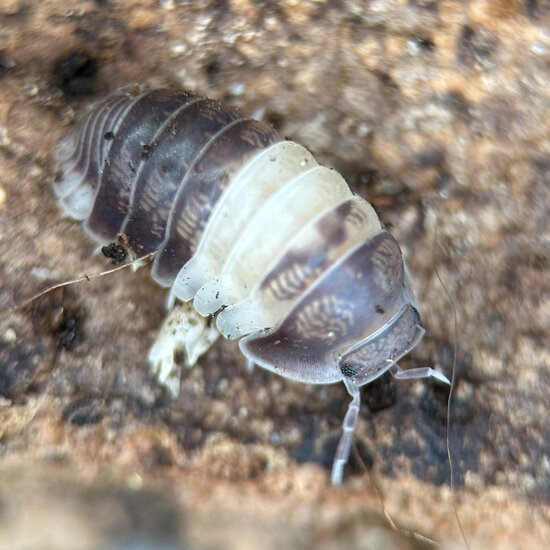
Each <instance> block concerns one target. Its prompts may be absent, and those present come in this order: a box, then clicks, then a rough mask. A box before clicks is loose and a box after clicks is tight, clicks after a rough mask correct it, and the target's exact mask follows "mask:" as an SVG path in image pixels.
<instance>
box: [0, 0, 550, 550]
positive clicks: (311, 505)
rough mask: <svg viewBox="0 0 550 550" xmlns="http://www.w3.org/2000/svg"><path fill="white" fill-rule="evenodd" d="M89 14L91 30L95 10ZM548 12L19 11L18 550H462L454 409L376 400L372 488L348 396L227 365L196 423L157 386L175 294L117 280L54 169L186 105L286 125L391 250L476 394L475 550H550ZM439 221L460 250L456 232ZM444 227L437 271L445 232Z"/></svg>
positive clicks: (15, 118)
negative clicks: (43, 292)
mask: <svg viewBox="0 0 550 550" xmlns="http://www.w3.org/2000/svg"><path fill="white" fill-rule="evenodd" d="M69 4H70V5H69ZM549 28H550V6H549V5H548V2H546V1H544V0H508V1H505V0H473V1H471V2H465V1H463V0H447V1H438V0H409V1H408V2H407V1H404V0H386V1H378V0H376V1H375V0H372V1H368V0H365V1H363V2H351V1H349V2H348V1H346V0H341V1H339V2H332V1H326V2H325V1H311V2H298V1H296V0H294V1H293V0H288V1H286V2H283V1H280V2H277V1H265V2H252V1H251V0H250V1H246V0H214V1H212V2H206V1H197V2H187V1H183V0H181V1H178V0H163V1H161V2H157V1H152V0H133V1H127V2H114V1H111V0H101V1H100V0H96V1H95V2H94V1H88V2H84V1H81V2H72V3H66V2H62V1H61V0H48V1H46V0H44V1H40V2H33V1H32V0H30V1H29V0H27V1H25V0H3V1H2V2H0V86H1V93H0V231H1V243H0V250H1V256H0V270H1V275H0V293H1V303H2V309H3V311H2V314H1V316H0V396H1V397H0V452H1V458H0V549H4V548H6V549H8V548H9V549H11V550H19V549H35V548H36V549H41V550H50V549H51V550H62V549H69V548H70V549H77V550H79V549H86V550H88V549H94V550H95V549H99V548H108V549H119V548H132V549H136V550H137V549H140V550H144V549H165V550H170V549H173V550H177V549H184V548H185V549H202V548H220V549H248V548H267V549H270V548H281V547H285V548H291V549H302V548H304V549H306V548H320V549H331V550H333V549H341V548H342V549H343V548H357V549H358V548H377V549H379V548H398V549H401V548H402V549H410V548H425V547H429V544H428V543H427V542H426V541H423V540H421V539H420V538H419V537H418V536H414V535H413V534H411V533H407V532H397V531H393V530H392V529H391V528H390V527H389V525H388V523H387V522H386V521H385V519H384V516H383V514H382V509H381V505H380V502H379V500H378V499H377V497H376V494H375V492H374V491H373V488H372V482H371V477H372V478H373V479H375V480H376V483H377V484H378V485H379V486H380V487H381V490H382V492H383V494H384V501H385V504H386V507H387V511H388V512H389V514H390V515H391V516H392V517H393V519H394V520H395V521H396V522H397V523H399V524H400V525H402V526H404V527H407V528H409V529H413V530H416V531H417V532H419V533H422V534H424V535H426V536H429V537H431V538H434V539H436V540H438V541H441V546H442V547H443V548H462V547H463V546H462V544H461V541H460V538H459V534H458V531H457V526H456V521H455V519H454V516H453V511H452V504H451V499H450V491H449V488H448V485H447V479H448V467H447V463H446V457H445V449H444V434H445V423H444V415H445V399H446V393H445V391H444V389H442V388H441V387H439V386H438V385H436V384H434V383H430V382H416V383H405V382H402V383H395V382H392V381H391V380H388V379H384V380H382V382H380V383H378V384H375V385H373V386H372V387H370V388H366V389H365V390H364V392H363V395H364V401H365V405H364V407H363V412H362V415H361V418H360V421H359V427H358V430H357V441H358V445H357V448H358V453H359V455H360V456H361V457H362V461H364V462H365V463H366V464H367V465H368V468H369V470H370V475H369V474H368V473H365V470H364V469H363V468H362V467H361V465H360V464H361V460H357V459H356V460H354V461H353V462H352V464H350V466H349V467H348V468H347V470H346V483H345V485H344V486H343V487H342V488H337V489H333V488H331V487H330V486H329V484H328V467H329V465H330V461H331V459H332V454H333V451H334V446H335V443H336V441H337V438H338V436H339V430H340V422H341V419H342V418H343V415H344V413H345V409H346V406H347V401H348V399H347V397H346V395H345V391H344V388H343V387H339V386H334V387H321V388H317V387H308V386H303V385H298V384H293V383H290V382H288V381H286V380H282V379H280V378H277V377H276V376H274V375H271V374H268V373H266V372H263V371H259V370H256V371H255V372H253V373H252V374H248V373H246V371H245V370H244V368H243V361H242V358H241V357H240V356H239V355H238V353H237V352H236V350H235V347H234V345H231V344H229V343H226V342H222V343H219V344H217V345H216V346H215V348H214V349H213V350H212V351H211V352H210V353H209V354H208V355H207V356H206V357H204V358H203V360H201V362H200V365H199V366H198V367H196V368H195V369H194V370H193V371H190V372H186V373H185V375H184V382H183V390H182V394H181V396H180V398H179V399H178V400H177V402H171V401H170V400H169V399H168V398H167V397H166V396H165V394H163V392H162V391H161V390H160V389H159V388H158V387H157V386H156V385H155V383H154V381H152V380H151V379H150V377H149V375H148V373H147V364H146V360H145V356H146V351H147V349H148V346H149V345H150V343H151V342H152V340H153V338H154V334H155V330H156V328H157V327H158V325H159V323H160V321H161V319H162V317H163V302H164V292H163V291H162V290H160V289H158V288H156V287H155V286H154V285H153V283H151V281H150V280H149V278H148V274H147V272H146V269H142V270H140V271H139V272H137V273H135V274H132V273H131V272H119V273H116V274H114V275H112V276H110V277H108V278H104V279H101V280H96V281H95V282H92V283H87V284H80V285H77V286H74V287H71V288H68V289H66V290H65V291H56V292H55V293H52V294H51V295H49V296H47V297H44V298H42V299H40V300H37V301H36V302H35V303H33V304H32V305H31V306H28V307H26V308H23V309H21V310H18V311H16V312H11V313H10V312H9V310H8V306H11V305H13V304H16V303H17V302H18V301H21V300H23V299H24V298H26V297H28V296H29V295H31V294H32V293H33V292H35V291H37V290H38V289H40V288H42V287H43V286H45V285H46V284H48V283H50V282H52V281H58V280H64V279H67V278H70V277H71V276H73V275H75V274H81V273H84V272H88V273H91V272H97V271H100V270H101V269H104V268H105V261H104V260H102V258H101V257H97V256H95V257H94V256H92V255H91V251H92V249H93V245H92V244H91V243H90V242H89V241H88V240H87V239H86V238H85V236H84V235H83V234H82V232H81V230H80V228H79V227H78V225H76V224H74V223H72V222H70V221H68V220H61V219H60V218H59V212H58V208H57V205H56V202H55V200H54V198H53V195H52V193H51V191H50V185H49V181H50V179H51V177H52V164H51V158H52V156H51V155H52V151H53V149H54V147H55V144H56V142H57V140H58V139H59V138H60V136H62V135H63V134H64V132H65V131H66V128H67V126H68V125H69V124H70V123H71V121H72V120H73V118H74V113H75V112H77V110H78V109H79V108H80V107H81V106H82V105H83V104H84V103H85V102H87V101H89V100H90V99H91V98H93V97H96V96H98V95H100V94H102V93H104V92H107V91H109V90H112V89H114V88H116V87H118V86H120V85H123V84H126V83H128V82H135V81H139V82H150V83H153V84H163V85H165V84H178V85H183V86H185V87H186V88H190V89H194V90H196V91H198V92H200V93H203V94H207V95H210V96H212V97H219V98H225V99H227V100H229V101H232V102H234V103H236V104H238V105H239V106H241V107H242V108H243V109H244V110H245V112H247V113H249V114H254V113H256V114H260V115H263V117H264V119H265V120H268V121H271V122H272V123H273V124H275V125H276V126H277V127H279V128H280V129H281V131H282V132H283V133H284V134H285V135H289V136H292V137H293V138H295V139H296V140H297V141H301V142H302V143H304V144H305V145H307V146H308V147H309V148H310V149H311V150H312V151H313V152H314V153H315V154H316V155H317V156H318V158H320V159H321V160H322V161H324V162H325V163H327V164H330V165H333V166H336V167H337V168H338V169H339V170H340V171H341V172H342V173H343V174H344V175H345V176H346V177H347V178H348V180H349V181H350V183H351V185H352V186H353V187H354V189H356V190H357V191H359V192H360V193H362V194H363V195H364V196H365V197H367V198H369V199H370V200H371V201H372V202H373V203H374V204H375V206H376V207H377V209H378V210H379V211H380V212H381V216H382V219H383V221H384V222H386V223H387V224H390V225H391V226H392V227H393V232H394V234H395V235H396V236H397V237H398V239H399V240H400V242H401V243H402V245H403V248H404V251H405V252H406V255H407V258H408V262H409V266H410V269H411V271H412V272H413V274H414V276H415V278H416V280H417V283H418V294H419V297H420V301H421V303H422V308H421V313H422V317H423V320H424V324H425V326H426V328H427V332H428V334H427V337H426V338H425V341H424V342H423V344H422V345H420V346H419V347H418V349H416V350H415V351H414V352H413V353H412V354H411V355H410V357H408V358H407V359H406V360H404V361H403V362H402V366H403V367H411V366H413V365H427V364H435V365H437V366H438V368H440V369H441V370H443V371H444V372H446V373H449V371H450V365H451V357H452V339H453V315H452V311H451V307H450V305H449V303H448V301H447V299H446V297H445V294H444V291H443V290H442V288H441V285H440V284H439V283H438V281H437V278H436V275H435V267H437V268H438V269H439V271H440V273H441V276H442V278H443V280H444V281H445V283H446V284H447V286H448V288H449V291H450V292H451V294H452V295H453V297H454V299H455V302H456V305H457V307H458V309H459V319H460V325H459V345H460V349H459V357H458V367H457V375H458V382H457V385H456V392H457V396H456V399H455V402H454V404H453V408H452V419H453V428H452V433H451V441H452V448H453V453H454V457H455V461H456V483H457V490H456V496H457V499H458V504H459V512H460V515H461V518H462V521H463V524H464V529H465V531H466V534H467V535H468V537H469V540H470V543H471V545H472V548H483V549H486V548H504V549H508V548H510V549H512V548H533V549H536V548H541V549H542V548H548V547H550V507H549V503H550V465H549V460H548V454H549V450H550V423H549V420H548V414H547V413H548V408H549V401H550V398H549V397H548V395H549V382H550V381H549V376H550V375H549V370H548V366H549V364H550V353H549V351H548V349H549V346H548V336H549V325H550V277H549V270H550V259H549V258H550V235H549V230H548V224H549V222H548V220H549V215H550V191H549V189H550V114H549V113H550V110H549V107H550V73H549V67H550V31H549V30H548V29H549ZM437 220H438V222H437ZM437 223H439V229H438V234H437V237H436V242H437V244H438V245H439V246H440V247H435V246H434V230H435V226H436V224H437Z"/></svg>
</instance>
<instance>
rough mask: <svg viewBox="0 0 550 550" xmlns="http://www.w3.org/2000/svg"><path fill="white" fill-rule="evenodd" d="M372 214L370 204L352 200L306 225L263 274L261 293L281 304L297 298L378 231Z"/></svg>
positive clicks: (378, 227)
mask: <svg viewBox="0 0 550 550" xmlns="http://www.w3.org/2000/svg"><path fill="white" fill-rule="evenodd" d="M371 211H372V207H371V206H370V205H368V204H367V203H366V202H365V201H363V200H362V199H359V198H358V197H354V198H353V199H349V200H346V201H345V202H343V203H341V204H339V205H337V206H336V207H335V208H334V209H330V210H329V211H327V212H325V213H323V215H322V217H321V218H320V219H318V220H315V221H314V223H313V224H312V226H305V227H304V229H303V230H302V231H301V232H300V233H299V234H298V235H297V236H296V239H294V240H293V241H292V242H291V243H290V247H289V249H288V250H287V251H286V253H285V255H284V256H283V257H282V258H281V259H280V260H279V262H277V264H276V265H275V266H274V267H273V268H272V269H271V271H270V272H269V273H268V274H267V275H266V277H265V278H264V280H263V281H262V283H261V285H260V292H266V293H269V294H271V295H272V297H273V298H275V299H277V300H281V301H282V300H284V301H288V300H292V299H293V298H295V297H296V296H298V295H299V294H300V293H302V292H303V291H304V290H305V289H306V288H307V287H308V286H309V284H310V283H311V281H312V280H314V279H316V278H317V277H318V276H319V275H320V274H321V273H323V272H324V271H325V270H326V269H327V267H328V266H329V265H331V264H332V263H334V261H335V260H336V259H337V258H339V257H340V256H341V255H342V254H343V253H344V252H345V251H346V250H347V249H348V248H349V247H350V246H352V245H354V244H358V243H359V242H361V240H363V239H365V238H367V237H368V236H370V235H372V234H373V233H375V232H378V231H380V230H381V226H380V222H379V221H378V218H377V217H375V216H376V214H374V211H372V212H371Z"/></svg>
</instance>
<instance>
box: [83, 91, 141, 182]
mask: <svg viewBox="0 0 550 550" xmlns="http://www.w3.org/2000/svg"><path fill="white" fill-rule="evenodd" d="M131 102H132V98H131V97H129V96H123V95H122V96H119V98H118V101H116V102H113V104H111V105H110V107H109V109H108V110H107V109H106V110H104V112H103V114H102V116H101V118H100V119H99V120H98V123H97V125H96V127H95V129H94V135H93V140H90V159H89V164H88V170H87V172H86V184H87V185H89V186H90V187H92V188H94V189H95V188H96V187H97V185H98V184H99V179H100V175H101V170H102V167H103V163H104V162H105V157H106V155H107V154H108V151H109V149H110V146H111V140H109V139H105V134H107V133H108V132H109V131H112V130H109V129H112V128H116V127H117V124H118V122H119V121H120V116H121V115H122V114H123V113H124V111H125V110H126V109H127V108H128V106H129V104H130V103H131Z"/></svg>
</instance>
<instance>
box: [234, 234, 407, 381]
mask: <svg viewBox="0 0 550 550" xmlns="http://www.w3.org/2000/svg"><path fill="white" fill-rule="evenodd" d="M409 301H410V297H409V294H408V291H407V290H406V288H405V285H404V268H403V260H402V256H401V251H400V249H399V246H398V244H397V242H396V240H395V239H394V238H393V237H392V236H391V235H390V234H389V233H388V232H387V231H382V232H380V233H378V234H377V235H375V236H374V237H373V238H372V239H370V240H369V241H367V242H366V243H365V244H363V245H362V246H360V247H359V248H356V249H355V250H354V251H353V252H352V253H350V254H349V255H348V256H346V257H345V258H344V259H343V260H342V261H341V262H338V263H336V264H334V265H333V266H332V268H331V269H330V270H329V271H327V272H326V273H325V274H324V275H323V276H322V277H321V278H320V279H318V280H317V282H316V283H315V284H314V285H313V287H311V288H310V290H309V291H308V292H307V293H306V294H305V295H304V297H303V298H302V299H301V300H300V301H299V302H298V303H297V304H296V306H295V307H294V308H293V309H292V311H291V312H290V313H289V314H288V315H287V317H286V318H285V319H284V320H283V321H282V322H281V324H280V325H279V326H278V327H276V328H275V329H272V330H269V331H266V332H265V333H261V332H260V333H256V334H252V335H250V336H247V337H245V338H244V339H243V340H241V344H240V345H241V349H242V350H243V352H244V353H245V354H246V355H247V356H248V357H250V358H252V359H257V361H258V363H259V364H265V363H267V364H270V365H273V366H274V367H275V368H276V372H279V369H281V371H280V372H281V374H284V375H285V376H289V377H291V378H297V376H296V374H297V373H299V372H300V369H302V368H305V367H303V365H308V367H307V368H308V376H310V375H311V371H310V368H311V366H312V365H319V368H321V367H322V366H323V365H326V364H327V363H331V362H332V363H334V361H335V360H336V359H337V357H338V355H339V354H340V353H342V352H344V351H345V350H346V349H347V348H349V347H350V346H351V345H352V344H353V343H355V342H358V341H360V340H362V339H363V338H365V337H366V336H368V335H370V334H373V333H374V332H375V331H376V330H378V329H379V328H380V327H382V326H383V325H384V324H385V323H387V322H388V321H389V320H390V319H391V318H392V317H393V316H394V315H395V313H396V312H397V311H398V310H399V309H400V308H401V307H403V306H404V305H405V304H407V303H408V302H409ZM283 370H284V372H283ZM293 370H295V371H296V372H295V373H294V374H289V372H291V371H293ZM298 379H300V378H298Z"/></svg>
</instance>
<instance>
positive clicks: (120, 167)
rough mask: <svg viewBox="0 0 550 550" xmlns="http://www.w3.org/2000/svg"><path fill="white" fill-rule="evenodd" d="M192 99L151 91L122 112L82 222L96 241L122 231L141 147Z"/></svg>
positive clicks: (182, 94)
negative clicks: (94, 191) (88, 209)
mask: <svg viewBox="0 0 550 550" xmlns="http://www.w3.org/2000/svg"><path fill="white" fill-rule="evenodd" d="M195 98H196V96H193V95H191V94H189V93H187V92H182V91H173V90H153V91H150V92H147V93H146V94H144V95H143V96H141V97H140V98H139V99H138V100H137V101H136V102H135V103H134V104H133V105H132V107H131V108H130V109H129V110H128V112H127V113H126V114H125V116H124V119H123V120H122V122H121V124H120V127H119V128H118V131H117V132H116V134H115V136H114V138H113V143H112V145H111V148H110V150H109V154H108V155H107V158H106V159H105V163H104V169H103V174H102V176H101V181H100V184H99V188H98V191H97V195H96V199H95V203H94V207H93V209H92V212H91V214H90V216H89V217H88V219H87V220H86V223H85V227H86V229H87V230H88V231H89V232H90V233H91V234H92V235H93V236H94V237H95V238H97V240H98V241H99V242H102V243H108V242H111V241H114V240H116V237H117V235H118V234H119V233H120V232H121V229H122V225H123V222H124V219H125V217H126V215H127V214H128V208H129V204H130V195H131V192H132V186H133V184H134V181H135V177H136V173H137V171H138V168H139V164H140V162H141V160H142V153H143V150H144V147H147V146H149V145H150V143H151V140H152V139H153V137H154V136H155V134H156V132H157V131H158V129H159V127H160V126H161V125H162V124H163V123H164V122H165V121H166V120H167V119H168V118H169V117H170V116H171V115H172V113H173V112H174V111H175V110H176V109H178V108H180V107H182V106H183V105H185V104H186V103H188V102H191V101H195Z"/></svg>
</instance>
